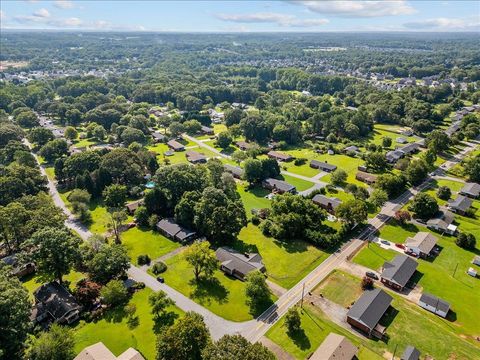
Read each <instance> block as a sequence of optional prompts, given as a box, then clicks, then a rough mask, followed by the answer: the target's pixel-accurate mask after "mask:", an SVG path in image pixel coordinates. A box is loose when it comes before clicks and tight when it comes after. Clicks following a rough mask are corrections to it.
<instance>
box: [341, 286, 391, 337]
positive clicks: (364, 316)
mask: <svg viewBox="0 0 480 360" xmlns="http://www.w3.org/2000/svg"><path fill="white" fill-rule="evenodd" d="M392 300H393V298H392V297H391V296H390V295H388V294H387V293H386V292H385V291H383V290H381V289H378V288H377V289H374V290H367V291H365V292H364V293H363V295H362V296H360V298H359V299H358V300H357V301H356V302H355V304H353V306H352V307H351V308H350V310H348V313H347V316H348V317H350V318H352V319H354V320H356V321H358V322H360V323H362V324H364V325H365V326H367V327H368V328H369V329H373V328H375V326H376V325H377V324H378V322H379V321H380V319H381V318H382V316H383V314H385V311H387V309H388V307H389V306H390V303H391V302H392Z"/></svg>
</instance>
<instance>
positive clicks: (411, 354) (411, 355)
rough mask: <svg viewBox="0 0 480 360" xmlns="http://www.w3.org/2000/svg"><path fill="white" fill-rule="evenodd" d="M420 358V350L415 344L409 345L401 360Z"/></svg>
mask: <svg viewBox="0 0 480 360" xmlns="http://www.w3.org/2000/svg"><path fill="white" fill-rule="evenodd" d="M418 359H420V351H418V350H417V349H416V348H415V347H414V346H411V345H408V346H407V347H406V348H405V351H404V352H403V354H402V357H401V358H400V360H418Z"/></svg>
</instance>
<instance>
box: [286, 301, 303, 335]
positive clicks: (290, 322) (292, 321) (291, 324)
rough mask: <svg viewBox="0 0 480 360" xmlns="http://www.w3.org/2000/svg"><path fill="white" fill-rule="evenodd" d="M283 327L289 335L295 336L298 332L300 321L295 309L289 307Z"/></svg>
mask: <svg viewBox="0 0 480 360" xmlns="http://www.w3.org/2000/svg"><path fill="white" fill-rule="evenodd" d="M285 326H286V327H287V332H288V334H290V335H293V334H296V333H297V332H298V331H300V329H301V326H302V320H301V318H300V314H299V313H298V310H297V308H296V307H291V308H290V309H288V311H287V314H286V315H285Z"/></svg>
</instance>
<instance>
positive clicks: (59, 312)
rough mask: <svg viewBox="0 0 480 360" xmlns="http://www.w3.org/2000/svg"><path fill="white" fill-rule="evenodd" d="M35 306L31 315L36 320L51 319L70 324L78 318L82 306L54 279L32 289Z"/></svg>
mask: <svg viewBox="0 0 480 360" xmlns="http://www.w3.org/2000/svg"><path fill="white" fill-rule="evenodd" d="M33 296H34V297H35V306H34V309H33V312H32V317H33V318H34V320H36V321H37V322H43V321H53V322H57V323H59V324H72V323H74V322H75V321H77V320H78V318H79V315H80V311H81V310H82V307H81V306H80V305H79V304H78V303H77V300H75V298H74V297H73V295H72V294H70V293H69V292H68V290H67V289H65V288H64V287H63V286H62V285H60V284H59V283H58V282H56V281H52V282H49V283H47V284H43V285H42V286H40V287H39V288H38V289H37V290H35V291H34V293H33Z"/></svg>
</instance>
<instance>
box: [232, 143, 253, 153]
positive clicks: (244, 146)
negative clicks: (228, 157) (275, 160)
mask: <svg viewBox="0 0 480 360" xmlns="http://www.w3.org/2000/svg"><path fill="white" fill-rule="evenodd" d="M236 145H237V146H238V148H239V149H240V150H243V151H245V150H248V149H251V148H252V147H253V144H251V143H248V142H246V141H237V142H236Z"/></svg>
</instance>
